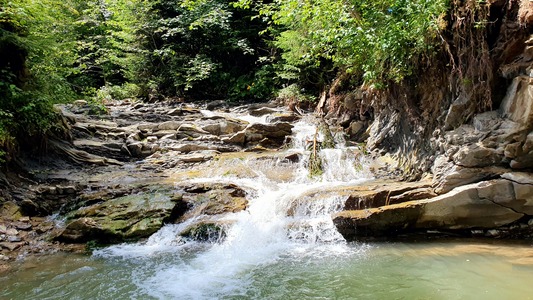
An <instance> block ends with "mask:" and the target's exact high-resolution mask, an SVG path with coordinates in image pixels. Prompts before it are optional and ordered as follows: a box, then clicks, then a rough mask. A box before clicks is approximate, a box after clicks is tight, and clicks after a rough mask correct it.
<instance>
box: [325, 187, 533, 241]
mask: <svg viewBox="0 0 533 300" xmlns="http://www.w3.org/2000/svg"><path fill="white" fill-rule="evenodd" d="M532 197H533V185H531V184H523V183H520V182H513V181H510V180H507V179H497V180H490V181H484V182H480V183H475V184H470V185H465V186H461V187H458V188H456V189H454V190H453V191H451V192H449V193H446V194H443V195H440V196H437V197H435V198H431V199H424V200H417V201H409V202H405V203H401V204H395V205H388V206H383V207H379V208H373V209H365V210H355V211H343V212H340V213H338V214H336V215H335V216H334V223H335V225H336V226H337V228H338V230H339V232H340V233H341V234H343V235H344V236H345V237H346V238H348V239H351V238H354V237H357V236H387V235H395V234H398V233H401V232H406V231H407V232H408V231H417V230H424V231H425V230H469V229H480V228H481V229H493V228H499V227H501V226H504V225H509V224H512V223H514V222H516V221H518V220H520V219H521V218H523V217H524V216H529V215H530V213H531V212H532V211H533V198H532Z"/></svg>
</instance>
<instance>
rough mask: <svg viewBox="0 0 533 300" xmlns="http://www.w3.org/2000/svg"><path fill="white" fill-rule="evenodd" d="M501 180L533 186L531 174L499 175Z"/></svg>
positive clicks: (511, 173) (532, 175) (513, 173)
mask: <svg viewBox="0 0 533 300" xmlns="http://www.w3.org/2000/svg"><path fill="white" fill-rule="evenodd" d="M501 177H502V178H504V179H507V180H510V181H513V182H516V183H519V184H531V185H533V174H532V173H526V172H509V173H505V174H502V175H501Z"/></svg>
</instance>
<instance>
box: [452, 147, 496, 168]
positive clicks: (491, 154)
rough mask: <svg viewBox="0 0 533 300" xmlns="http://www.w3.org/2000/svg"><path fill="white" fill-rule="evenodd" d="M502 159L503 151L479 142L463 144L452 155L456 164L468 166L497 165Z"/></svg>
mask: <svg viewBox="0 0 533 300" xmlns="http://www.w3.org/2000/svg"><path fill="white" fill-rule="evenodd" d="M502 159H503V153H499V151H497V150H494V149H490V148H485V147H483V146H481V145H479V144H474V145H469V146H464V147H462V148H461V149H460V150H459V151H458V152H457V153H456V154H455V155H454V156H453V161H454V162H455V164H456V165H459V166H463V167H469V168H474V167H481V168H482V167H487V166H492V165H498V164H500V163H501V162H502Z"/></svg>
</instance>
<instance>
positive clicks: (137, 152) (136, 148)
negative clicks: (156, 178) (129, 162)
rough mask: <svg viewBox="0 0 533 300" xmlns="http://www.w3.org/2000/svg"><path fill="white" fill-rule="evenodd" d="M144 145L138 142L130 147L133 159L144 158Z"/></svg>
mask: <svg viewBox="0 0 533 300" xmlns="http://www.w3.org/2000/svg"><path fill="white" fill-rule="evenodd" d="M142 150H143V143H140V142H137V143H132V144H129V145H128V151H129V152H130V153H131V155H132V156H133V157H142V156H143V153H142Z"/></svg>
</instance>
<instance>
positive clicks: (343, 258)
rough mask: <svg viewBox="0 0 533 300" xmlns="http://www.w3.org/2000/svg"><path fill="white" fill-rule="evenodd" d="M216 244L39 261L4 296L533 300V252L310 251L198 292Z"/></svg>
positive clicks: (5, 286) (458, 246)
mask: <svg viewBox="0 0 533 300" xmlns="http://www.w3.org/2000/svg"><path fill="white" fill-rule="evenodd" d="M209 247H212V245H209V244H196V245H190V246H188V247H184V248H181V249H180V248H176V250H175V251H171V252H161V253H157V254H153V255H151V256H145V257H143V258H140V257H138V256H132V257H128V258H117V257H102V258H94V257H88V256H80V255H74V254H57V255H53V256H46V257H41V258H33V259H30V260H27V261H25V262H23V263H21V264H20V265H19V266H17V268H16V271H13V272H11V273H9V274H4V275H2V277H0V286H2V290H1V291H0V299H130V298H133V299H532V298H533V285H532V284H531V279H532V278H533V247H532V246H531V245H500V244H483V243H469V242H466V241H459V242H431V243H400V242H398V243H372V244H348V245H344V246H342V245H323V246H315V247H311V246H306V245H302V246H301V247H293V248H291V249H290V250H288V251H286V252H284V253H283V254H282V255H281V256H279V257H277V258H276V259H275V260H272V261H267V262H262V263H256V264H253V265H249V266H248V268H247V269H246V270H242V271H241V272H238V273H235V274H233V275H232V277H231V278H229V277H228V278H224V277H220V278H219V280H220V282H218V287H219V288H218V289H217V288H215V289H209V288H207V287H204V286H202V278H203V277H206V276H210V274H196V275H195V276H198V277H197V278H195V279H194V280H196V281H198V282H196V284H195V285H194V286H190V284H191V282H192V281H191V280H190V279H189V280H184V278H181V280H179V279H180V274H179V266H188V267H194V266H190V262H192V261H194V259H195V258H196V257H197V256H198V255H200V254H201V253H203V252H204V251H206V250H207V249H206V248H209ZM212 268H213V270H216V269H217V266H216V265H213V266H212ZM201 269H202V270H205V269H203V268H201ZM207 270H208V269H207ZM219 271H220V270H218V271H217V272H219ZM188 274H189V275H190V276H192V275H191V274H192V273H190V272H189V273H188ZM159 275H164V276H171V278H166V279H164V280H163V278H160V277H159ZM172 276H173V277H172ZM173 278H174V279H175V280H173ZM157 281H159V282H160V283H164V284H165V285H167V286H161V285H158V284H157ZM186 283H187V284H186ZM215 285H216V284H215ZM158 289H159V290H158ZM191 289H196V290H191ZM176 291H182V293H183V294H180V293H177V292H176Z"/></svg>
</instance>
